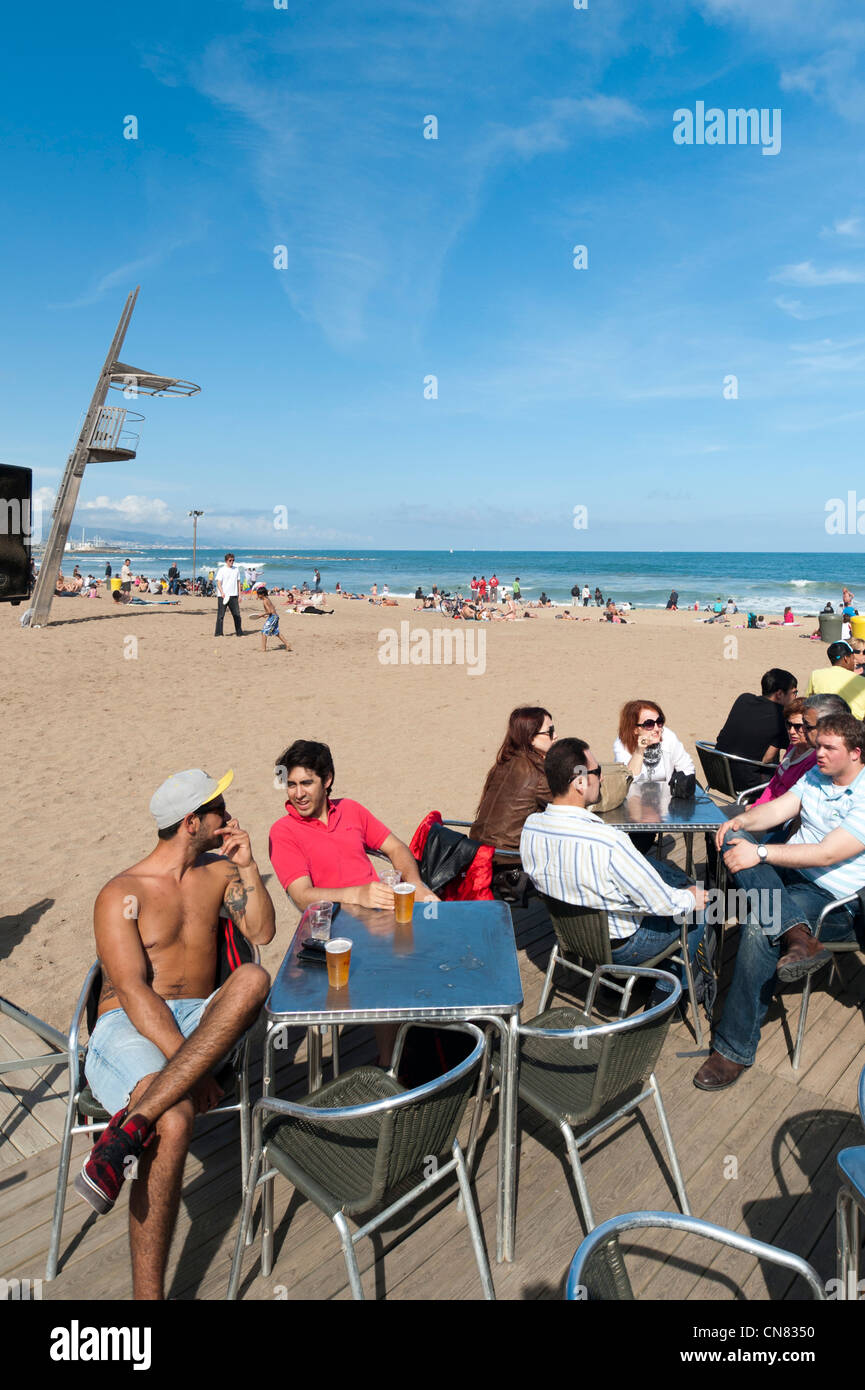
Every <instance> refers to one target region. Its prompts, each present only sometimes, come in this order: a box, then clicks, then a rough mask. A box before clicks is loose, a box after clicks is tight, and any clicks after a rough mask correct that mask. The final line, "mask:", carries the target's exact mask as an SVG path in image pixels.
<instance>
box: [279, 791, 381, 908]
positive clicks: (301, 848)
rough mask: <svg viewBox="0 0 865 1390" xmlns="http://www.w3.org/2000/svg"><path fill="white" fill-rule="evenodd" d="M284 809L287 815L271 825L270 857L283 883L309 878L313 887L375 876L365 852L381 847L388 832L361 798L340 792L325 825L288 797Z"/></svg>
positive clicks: (352, 883) (367, 880) (348, 885)
mask: <svg viewBox="0 0 865 1390" xmlns="http://www.w3.org/2000/svg"><path fill="white" fill-rule="evenodd" d="M285 809H286V811H287V812H288V814H287V815H285V816H283V817H282V818H281V819H280V820H278V821H276V822H275V823H274V824H273V825H272V826H271V827H270V862H271V864H272V865H273V869H274V873H275V874H276V876H277V878H278V879H279V881H280V883H281V884H282V886H283V888H286V889H287V888H288V886H289V884H290V883H294V881H295V879H297V878H309V879H310V881H311V882H312V885H313V887H314V888H353V887H355V886H357V885H358V884H361V883H373V882H374V881H375V879H376V878H377V877H378V875H377V874H376V871H375V869H374V868H373V867H372V864H371V863H370V862H369V860H368V859H367V857H366V851H367V850H368V849H381V847H382V845H383V844H384V842H385V840H386V839H387V837H388V835H389V834H390V831H389V830H388V828H387V826H386V825H382V823H381V821H380V820H376V818H375V816H373V815H371V814H370V812H369V811H368V810H367V809H366V807H365V806H361V804H360V802H359V801H350V800H349V799H348V797H346V796H341V797H339V799H338V800H336V801H330V802H328V812H327V825H325V823H324V821H321V820H318V818H317V817H316V818H315V819H311V820H307V819H306V818H305V817H304V816H300V815H298V813H297V811H295V809H294V807H293V806H292V805H291V803H290V802H288V801H287V802H286V803H285Z"/></svg>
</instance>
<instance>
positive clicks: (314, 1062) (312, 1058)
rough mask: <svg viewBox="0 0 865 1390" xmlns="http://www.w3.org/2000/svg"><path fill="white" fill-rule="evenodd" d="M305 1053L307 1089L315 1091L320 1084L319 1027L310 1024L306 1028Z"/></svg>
mask: <svg viewBox="0 0 865 1390" xmlns="http://www.w3.org/2000/svg"><path fill="white" fill-rule="evenodd" d="M306 1055H307V1062H308V1066H309V1089H310V1091H317V1090H318V1088H319V1086H320V1085H321V1028H320V1027H319V1026H318V1025H317V1024H312V1025H311V1026H310V1027H309V1028H307V1030H306Z"/></svg>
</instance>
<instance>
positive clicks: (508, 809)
mask: <svg viewBox="0 0 865 1390" xmlns="http://www.w3.org/2000/svg"><path fill="white" fill-rule="evenodd" d="M555 741H556V730H555V725H554V724H553V717H552V715H551V714H550V712H549V710H545V709H541V708H540V707H539V706H535V705H523V706H521V707H520V708H519V709H515V710H512V711H511V716H510V718H509V720H508V731H507V734H506V735H505V740H504V743H503V744H502V746H501V748H500V749H499V751H498V753H497V754H496V760H495V762H494V764H493V766H492V767H491V768H490V770H489V773H488V774H487V780H486V782H485V783H484V789H483V791H482V793H481V801H480V805H479V806H478V810H477V815H476V816H475V819H474V824H473V825H472V827H471V830H470V831H469V836H470V838H471V839H472V840H481V841H482V842H483V843H484V844H485V845H495V846H496V848H498V849H515V850H518V849H519V847H520V835H521V833H522V829H523V825H524V823H525V820H526V817H527V816H530V815H532V813H533V812H534V811H543V810H544V808H545V806H546V805H547V803H548V802H549V801H551V800H552V796H551V793H550V789H549V786H548V785H547V779H546V776H545V774H544V758H545V757H546V756H547V753H548V752H549V751H550V749H551V748H552V746H553V744H554V743H555ZM508 862H510V863H511V864H513V862H514V861H513V860H510V861H508Z"/></svg>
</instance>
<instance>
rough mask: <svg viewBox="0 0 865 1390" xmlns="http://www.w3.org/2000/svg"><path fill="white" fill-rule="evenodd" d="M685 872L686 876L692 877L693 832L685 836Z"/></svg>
mask: <svg viewBox="0 0 865 1390" xmlns="http://www.w3.org/2000/svg"><path fill="white" fill-rule="evenodd" d="M685 873H686V874H687V875H688V878H693V877H694V834H693V831H692V832H691V834H690V835H686V836H685Z"/></svg>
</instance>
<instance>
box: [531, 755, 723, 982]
mask: <svg viewBox="0 0 865 1390" xmlns="http://www.w3.org/2000/svg"><path fill="white" fill-rule="evenodd" d="M544 772H545V774H546V778H547V782H548V783H549V787H550V791H551V792H552V794H553V797H552V801H551V802H550V803H549V805H548V806H547V808H546V810H544V811H540V812H535V813H534V814H532V815H530V816H529V817H528V819H527V820H526V823H525V825H524V826H523V832H522V835H521V837H520V859H521V861H522V865H523V868H524V869H525V870H526V873H527V874H528V875H529V877H530V878H531V879H532V882H533V883H534V884H535V885H536V887H537V888H539V889H540V891H541V892H542V893H547V894H549V896H550V897H551V898H558V899H559V901H561V902H567V903H576V904H577V905H578V906H579V907H590V908H595V909H597V910H598V911H603V912H606V913H607V921H608V926H609V931H610V944H611V947H612V955H613V963H614V964H615V965H641V964H642V963H643V962H645V961H647V960H651V959H652V958H653V957H654V956H657V955H658V954H659V953H660V952H661V951H663V950H664V948H665V947H666V946H669V945H670V944H671V943H672V942H674V941H678V940H679V938H680V935H681V922H682V921H683V920H684V918H685V917H686V916H689V915H690V914H691V913H692V912H693V911H694V909H695V908H696V909H700V908H702V907H703V906H704V904H705V900H706V895H705V893H704V891H703V889H702V888H698V887H697V886H696V885H694V884H689V882H688V879H687V878H686V876H685V874H683V873H682V870H681V869H678V868H676V866H675V865H674V864H664V863H658V864H656V863H653V861H652V860H650V859H647V858H646V857H645V856H644V855H642V854H641V853H640V852H639V850H637V849H635V848H634V846H633V845H632V844H631V841H630V840H629V838H628V836H627V835H626V834H625V833H624V831H623V830H619V829H618V828H617V827H616V826H614V825H607V824H606V823H605V822H604V821H602V820H601V818H600V817H599V816H596V815H594V814H593V812H591V811H590V810H588V807H589V806H591V805H593V804H594V803H595V802H597V801H598V800H599V798H600V794H601V778H602V776H603V773H602V772H601V768H600V764H599V763H598V760H597V758H596V757H595V755H594V754H593V753H592V751H591V749H590V748H589V746H588V744H587V743H585V742H584V741H583V740H582V739H580V738H560V739H559V740H558V742H557V743H554V744H553V746H552V748H551V749H550V751H549V752H548V753H547V756H546V758H545V759H544ZM674 919H678V920H674ZM702 938H703V924H702V922H701V923H697V924H695V925H693V926H692V927H691V928H690V929H689V931H688V955H689V956H690V958H691V960H692V961H693V959H694V955H695V953H696V950H697V947H698V946H699V944H700V941H701V940H702ZM662 992H663V991H661V990H659V993H662Z"/></svg>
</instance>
